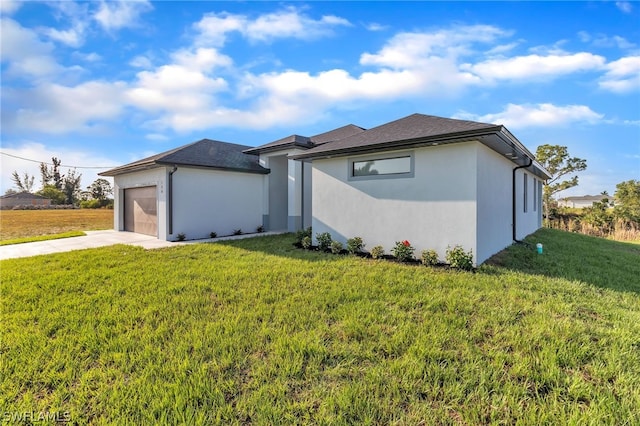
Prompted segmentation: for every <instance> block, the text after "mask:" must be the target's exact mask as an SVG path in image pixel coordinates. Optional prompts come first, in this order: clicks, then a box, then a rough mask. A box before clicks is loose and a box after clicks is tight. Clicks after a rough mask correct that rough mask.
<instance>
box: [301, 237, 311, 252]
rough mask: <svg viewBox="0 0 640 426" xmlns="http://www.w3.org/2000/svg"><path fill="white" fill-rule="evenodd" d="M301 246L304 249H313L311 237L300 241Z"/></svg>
mask: <svg viewBox="0 0 640 426" xmlns="http://www.w3.org/2000/svg"><path fill="white" fill-rule="evenodd" d="M300 245H301V246H302V248H304V249H307V250H309V249H310V248H311V237H310V236H306V237H303V238H302V241H300Z"/></svg>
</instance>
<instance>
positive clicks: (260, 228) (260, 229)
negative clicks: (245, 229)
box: [256, 225, 264, 233]
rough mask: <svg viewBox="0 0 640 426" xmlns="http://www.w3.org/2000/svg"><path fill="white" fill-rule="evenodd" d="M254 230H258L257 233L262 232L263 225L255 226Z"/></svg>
mask: <svg viewBox="0 0 640 426" xmlns="http://www.w3.org/2000/svg"><path fill="white" fill-rule="evenodd" d="M256 232H258V233H262V232H264V226H262V225H260V226H258V227H257V228H256Z"/></svg>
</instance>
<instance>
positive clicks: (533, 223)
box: [516, 169, 542, 240]
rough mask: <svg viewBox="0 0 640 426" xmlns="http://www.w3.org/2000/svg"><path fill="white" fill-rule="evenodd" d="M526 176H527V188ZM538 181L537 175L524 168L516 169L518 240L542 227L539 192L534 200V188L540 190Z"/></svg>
mask: <svg viewBox="0 0 640 426" xmlns="http://www.w3.org/2000/svg"><path fill="white" fill-rule="evenodd" d="M524 176H526V190H525V177H524ZM538 181H539V179H538V178H537V177H535V176H534V175H533V174H531V173H529V172H527V171H525V170H523V169H519V170H517V171H516V239H518V240H521V239H523V238H524V237H526V236H527V235H529V234H531V233H533V232H535V231H536V230H537V229H538V228H540V222H541V220H542V212H541V208H540V206H539V205H538V204H539V203H538V202H537V201H538V200H537V194H536V203H534V202H533V201H534V190H535V191H537V190H538ZM525 198H526V202H525ZM525 203H526V211H525Z"/></svg>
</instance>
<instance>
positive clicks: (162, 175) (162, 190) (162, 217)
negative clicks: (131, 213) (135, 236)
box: [113, 167, 168, 240]
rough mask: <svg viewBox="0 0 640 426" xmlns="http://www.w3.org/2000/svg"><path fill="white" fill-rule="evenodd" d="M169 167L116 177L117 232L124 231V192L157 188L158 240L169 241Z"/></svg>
mask: <svg viewBox="0 0 640 426" xmlns="http://www.w3.org/2000/svg"><path fill="white" fill-rule="evenodd" d="M167 176H168V168H167V167H156V168H153V169H149V170H141V171H137V172H131V173H126V174H122V175H118V176H115V177H114V179H113V181H114V194H115V197H114V204H113V211H114V215H113V218H114V223H113V228H114V229H115V230H116V231H124V229H125V224H124V190H125V189H128V188H139V187H143V186H155V187H156V198H157V203H158V206H157V212H158V238H159V239H161V240H167V237H168V222H167V219H168V218H167Z"/></svg>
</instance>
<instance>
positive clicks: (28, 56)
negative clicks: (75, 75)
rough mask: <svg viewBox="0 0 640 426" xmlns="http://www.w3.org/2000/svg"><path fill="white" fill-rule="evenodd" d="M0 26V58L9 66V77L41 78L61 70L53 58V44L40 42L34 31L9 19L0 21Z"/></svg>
mask: <svg viewBox="0 0 640 426" xmlns="http://www.w3.org/2000/svg"><path fill="white" fill-rule="evenodd" d="M0 26H1V27H2V40H0V45H1V46H2V49H0V58H1V59H2V62H7V63H8V64H9V65H8V70H7V73H8V74H9V75H10V76H13V77H23V78H41V77H44V76H49V75H52V74H55V73H57V72H60V71H61V70H62V69H63V67H62V66H60V65H59V64H58V63H57V62H56V61H55V59H54V58H53V48H54V46H53V44H51V43H47V42H43V41H41V40H40V39H39V38H38V35H37V34H36V33H35V32H34V31H32V30H30V29H27V28H24V27H22V26H21V25H20V24H18V23H17V22H16V21H14V20H12V19H9V18H2V19H0Z"/></svg>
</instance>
